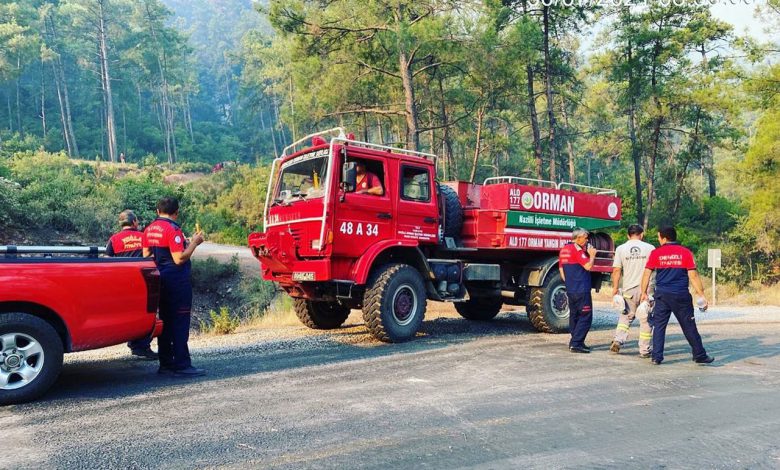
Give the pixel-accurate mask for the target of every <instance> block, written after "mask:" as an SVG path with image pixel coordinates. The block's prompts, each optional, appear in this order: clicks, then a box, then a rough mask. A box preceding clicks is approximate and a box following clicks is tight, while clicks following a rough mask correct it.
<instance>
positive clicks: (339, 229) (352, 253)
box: [333, 153, 395, 258]
mask: <svg viewBox="0 0 780 470" xmlns="http://www.w3.org/2000/svg"><path fill="white" fill-rule="evenodd" d="M356 159H358V160H360V161H362V162H363V163H365V166H366V171H367V172H370V173H371V174H373V175H375V176H376V177H377V178H379V181H380V182H381V183H382V187H383V188H384V194H383V195H382V196H376V195H372V194H359V193H357V192H350V193H346V194H345V193H343V192H342V191H339V192H338V194H339V197H338V198H337V199H336V205H335V217H334V225H333V254H334V255H337V256H338V255H341V256H345V257H350V258H353V257H358V256H360V255H361V254H363V253H364V252H365V251H366V249H368V247H369V246H371V245H373V244H374V243H376V242H378V241H380V240H386V239H388V238H391V237H392V236H393V233H394V222H395V221H394V218H393V214H392V210H393V207H392V206H393V204H392V199H391V196H392V194H393V191H392V189H391V188H390V187H389V185H388V184H387V183H388V181H389V180H390V178H389V177H388V168H387V161H386V160H385V159H380V158H371V157H369V156H366V157H364V156H362V155H358V156H354V155H352V154H351V153H350V155H349V156H348V157H347V160H348V161H355V160H356ZM339 174H340V172H339ZM342 196H343V200H342Z"/></svg>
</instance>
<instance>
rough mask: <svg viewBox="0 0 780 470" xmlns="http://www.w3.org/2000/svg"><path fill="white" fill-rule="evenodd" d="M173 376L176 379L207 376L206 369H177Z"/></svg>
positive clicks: (190, 367)
mask: <svg viewBox="0 0 780 470" xmlns="http://www.w3.org/2000/svg"><path fill="white" fill-rule="evenodd" d="M173 375H175V376H176V377H200V376H203V375H206V371H205V370H204V369H198V368H197V367H192V366H189V367H185V368H184V369H177V370H174V371H173Z"/></svg>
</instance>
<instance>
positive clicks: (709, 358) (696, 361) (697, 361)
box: [693, 356, 715, 364]
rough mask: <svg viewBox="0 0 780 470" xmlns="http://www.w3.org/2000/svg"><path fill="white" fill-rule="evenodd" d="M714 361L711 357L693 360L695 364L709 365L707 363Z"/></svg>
mask: <svg viewBox="0 0 780 470" xmlns="http://www.w3.org/2000/svg"><path fill="white" fill-rule="evenodd" d="M714 360H715V358H714V357H712V356H704V357H700V358H698V359H694V360H693V362H695V363H696V364H709V363H711V362H712V361H714Z"/></svg>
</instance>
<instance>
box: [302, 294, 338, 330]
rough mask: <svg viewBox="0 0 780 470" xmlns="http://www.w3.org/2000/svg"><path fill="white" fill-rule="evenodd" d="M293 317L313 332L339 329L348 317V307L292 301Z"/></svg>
mask: <svg viewBox="0 0 780 470" xmlns="http://www.w3.org/2000/svg"><path fill="white" fill-rule="evenodd" d="M293 306H294V307H295V315H297V316H298V319H299V320H300V321H301V323H303V324H304V325H306V326H308V327H309V328H311V329H313V330H332V329H335V328H338V327H340V326H341V325H342V324H344V322H345V321H346V320H347V317H348V316H349V307H346V306H344V305H341V304H340V303H338V302H321V301H315V300H309V299H293Z"/></svg>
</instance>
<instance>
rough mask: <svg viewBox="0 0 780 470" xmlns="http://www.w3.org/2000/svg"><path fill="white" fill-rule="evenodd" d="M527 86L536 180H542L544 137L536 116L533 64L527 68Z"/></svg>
mask: <svg viewBox="0 0 780 470" xmlns="http://www.w3.org/2000/svg"><path fill="white" fill-rule="evenodd" d="M525 73H526V78H527V81H526V84H527V90H528V115H529V116H530V118H531V133H532V135H533V140H534V162H535V163H536V179H542V173H543V167H542V165H543V162H542V137H541V133H540V131H539V118H538V117H537V114H536V95H535V94H534V69H533V67H531V64H528V65H526V66H525Z"/></svg>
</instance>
